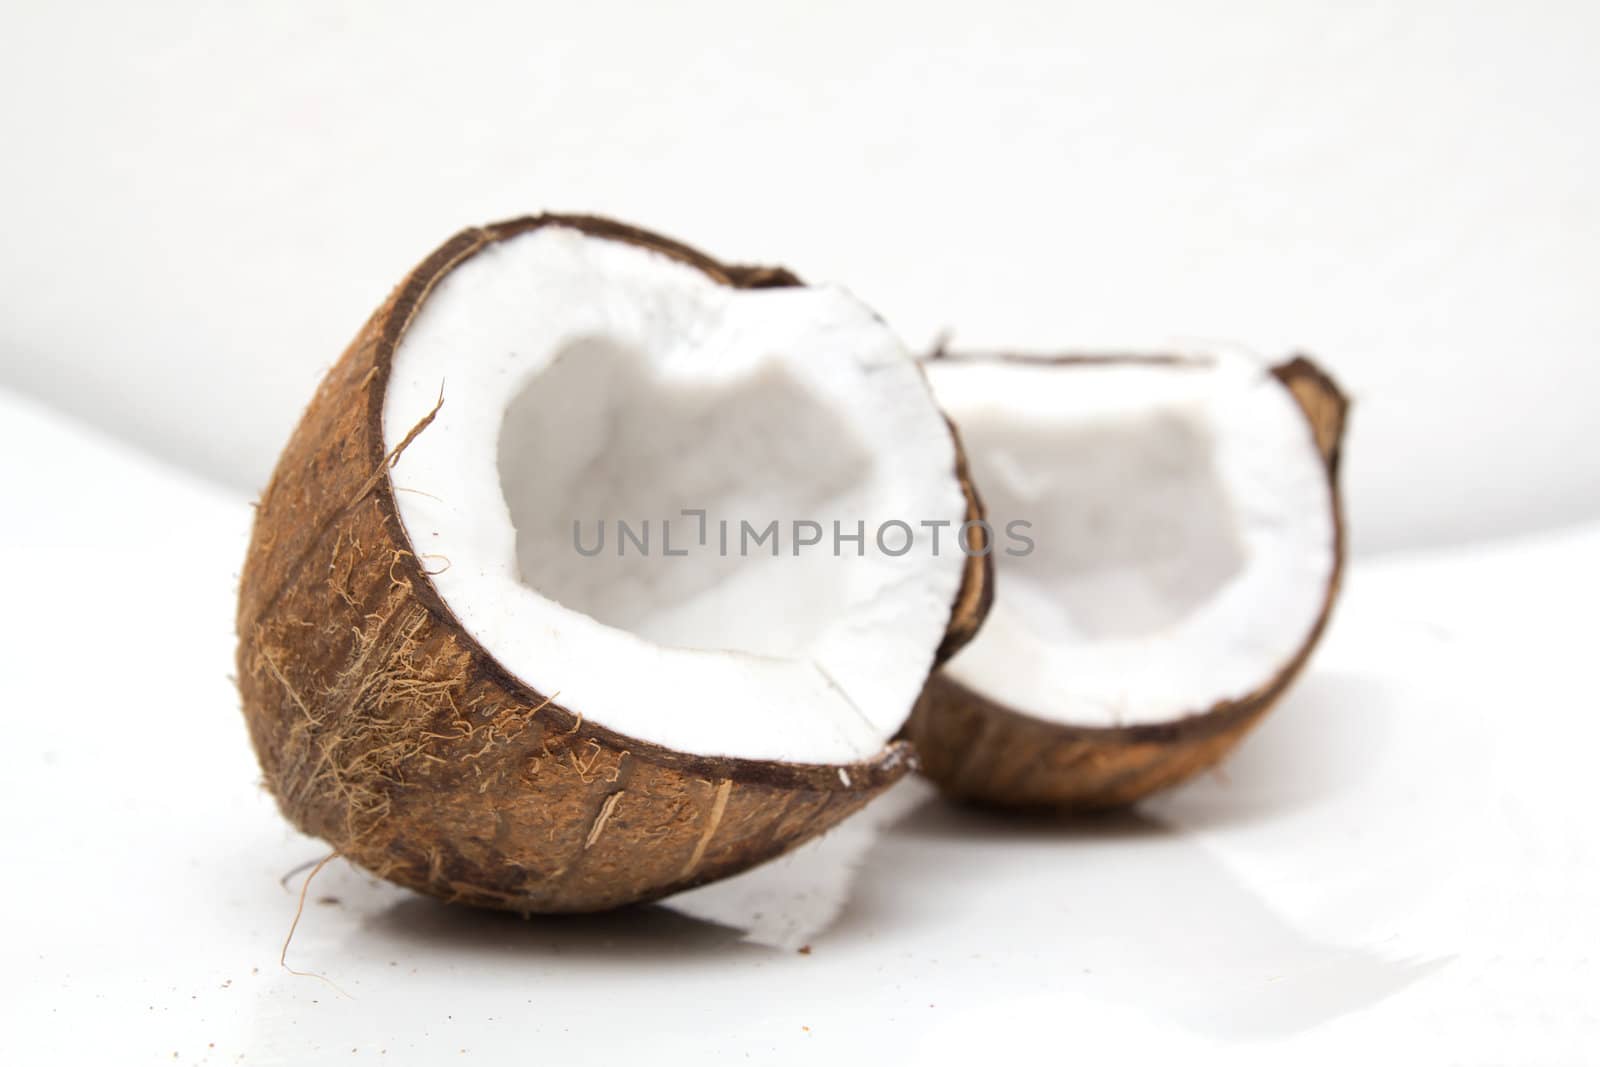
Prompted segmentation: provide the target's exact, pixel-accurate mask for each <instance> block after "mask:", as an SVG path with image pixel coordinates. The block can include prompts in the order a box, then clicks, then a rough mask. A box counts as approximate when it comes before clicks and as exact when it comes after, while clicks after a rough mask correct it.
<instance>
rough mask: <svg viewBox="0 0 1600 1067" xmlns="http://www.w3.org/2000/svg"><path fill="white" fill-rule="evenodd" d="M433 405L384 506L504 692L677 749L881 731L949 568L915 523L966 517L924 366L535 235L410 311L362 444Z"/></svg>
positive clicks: (855, 742)
mask: <svg viewBox="0 0 1600 1067" xmlns="http://www.w3.org/2000/svg"><path fill="white" fill-rule="evenodd" d="M441 389H442V390H443V395H444V403H443V405H442V407H440V409H439V411H438V414H437V416H436V417H435V419H434V421H433V422H432V423H431V424H430V425H429V426H428V427H427V428H426V429H425V430H423V431H422V432H421V433H419V434H418V435H417V436H416V437H415V438H414V439H413V440H412V441H411V443H410V444H409V445H407V447H406V448H405V450H404V452H403V453H402V455H401V457H400V459H399V461H398V463H397V465H396V468H395V470H394V473H393V475H392V477H393V480H394V484H395V487H396V490H397V492H396V494H395V496H396V507H397V510H398V512H399V517H400V520H401V522H402V524H403V525H404V527H405V529H406V532H407V535H408V537H409V539H410V541H411V544H412V546H413V547H414V549H415V550H416V552H417V553H418V555H419V557H421V558H422V560H423V562H424V563H425V564H426V565H427V567H428V569H429V570H430V571H431V572H432V579H431V580H432V582H433V584H434V586H435V587H436V589H437V590H438V593H439V594H440V596H441V597H442V598H443V600H444V601H445V603H446V604H447V605H448V607H449V608H450V610H451V611H452V612H453V613H454V615H455V617H456V619H457V621H458V622H459V623H460V624H461V625H462V627H463V628H464V629H465V630H466V631H467V633H469V634H470V635H471V636H472V637H473V638H474V639H476V641H477V642H478V643H479V644H480V645H481V646H482V647H483V648H484V649H485V650H486V651H487V652H488V653H489V654H490V655H492V656H493V657H494V658H495V659H496V660H497V661H498V662H499V664H500V665H501V666H502V667H504V668H505V669H506V670H508V671H509V672H511V673H512V674H513V675H515V676H516V677H517V678H519V679H521V680H522V681H523V682H525V683H526V684H527V685H529V686H530V687H531V688H533V689H534V690H536V691H537V692H540V693H544V694H554V695H556V699H557V700H558V701H559V702H560V703H561V704H562V705H563V706H565V707H567V708H569V709H571V710H572V711H574V712H576V713H579V714H582V715H583V716H584V717H585V719H586V720H587V721H589V722H592V723H595V724H598V725H600V726H603V727H606V728H608V729H611V730H613V731H616V732H618V733H620V734H623V735H625V736H627V737H630V738H635V739H638V740H640V741H642V742H646V743H653V744H657V745H661V746H663V747H666V748H669V749H673V750H677V751H682V752H689V753H696V754H701V755H716V756H730V757H742V758H749V759H766V760H781V761H788V762H797V763H824V764H843V763H849V762H853V761H857V760H862V759H867V758H870V757H872V756H874V755H876V754H877V753H878V752H879V751H880V750H881V749H882V747H883V745H884V743H885V742H886V740H887V739H888V738H889V737H891V736H892V735H893V734H894V732H895V731H896V730H897V729H898V728H899V726H900V725H901V724H902V723H903V722H904V720H905V718H906V717H907V715H908V714H909V712H910V709H911V706H912V704H913V702H914V701H915V699H916V696H917V694H918V692H919V691H920V688H921V686H922V684H923V682H924V680H925V678H926V675H927V673H928V671H929V669H930V667H931V662H932V657H933V653H934V650H935V649H936V648H937V647H938V645H939V643H940V640H941V639H942V637H943V634H944V630H945V626H946V624H947V622H948V620H949V616H950V610H951V605H952V603H953V602H954V600H955V597H956V595H957V591H958V589H959V587H960V583H961V576H962V568H963V564H964V562H965V561H964V559H963V557H962V555H961V553H960V551H959V550H954V549H953V546H952V540H953V538H952V537H951V535H950V532H949V531H948V530H946V531H945V536H944V538H943V540H942V543H941V545H940V548H941V551H940V552H938V553H935V552H933V551H932V541H933V537H934V535H935V533H936V532H938V531H937V530H935V529H933V528H930V527H926V526H923V525H921V524H922V522H923V520H932V521H935V522H944V523H949V524H951V526H959V525H960V523H961V521H962V519H963V517H964V514H965V499H964V496H963V493H962V490H961V486H960V483H959V481H958V479H957V478H956V476H955V451H954V444H953V442H952V440H951V437H950V435H949V432H948V430H947V428H946V426H945V424H944V421H943V418H942V416H941V415H940V413H939V411H938V410H937V408H936V407H935V405H934V403H933V401H932V398H931V396H930V395H929V391H928V388H927V385H926V383H925V382H924V380H923V379H922V376H921V373H920V371H919V370H918V368H917V366H916V364H915V363H914V361H912V360H911V359H910V358H909V356H908V355H907V353H906V352H905V350H904V349H903V347H902V346H901V345H900V344H899V342H898V341H897V340H896V339H895V338H894V337H893V335H892V334H891V333H890V332H889V331H888V329H887V328H886V327H885V326H884V325H883V324H882V323H881V322H880V321H878V320H877V318H876V317H875V316H874V315H873V314H872V313H871V312H870V311H869V310H868V309H867V308H865V307H864V306H863V305H862V304H860V303H859V302H858V301H856V300H855V299H854V298H853V297H851V296H850V295H848V294H847V293H845V292H844V291H842V290H840V289H837V288H829V287H819V288H800V287H792V288H776V289H760V290H742V291H741V290H736V289H733V288H731V287H729V286H726V285H723V284H721V283H719V282H717V281H716V280H715V279H713V278H712V277H710V276H709V275H707V274H706V273H705V272H703V271H701V270H699V269H698V268H696V267H694V266H691V265H689V264H686V263H683V262H680V261H678V260H677V259H674V258H672V257H670V256H668V255H666V254H663V253H661V252H657V251H654V250H650V249H646V248H643V247H641V246H638V245H634V244H631V243H627V242H624V241H620V240H613V239H606V238H601V237H596V236H591V235H588V234H585V233H583V232H580V231H578V230H576V229H572V228H568V227H562V226H547V227H544V228H541V229H537V230H533V231H530V232H528V233H526V234H523V235H521V236H517V237H513V238H509V239H507V240H504V241H502V242H500V243H498V244H495V245H492V246H490V247H487V248H485V249H483V250H482V251H481V252H479V253H478V254H476V255H474V256H473V257H471V258H470V259H468V260H466V261H465V262H463V263H462V264H461V265H459V266H458V267H456V268H455V269H454V270H453V271H451V272H450V273H449V274H447V275H446V276H445V277H444V278H443V279H442V280H441V281H440V282H439V283H438V284H437V285H436V287H435V288H434V289H433V291H432V292H431V293H430V294H429V296H428V298H427V300H426V301H425V302H424V304H423V305H422V308H421V310H420V311H419V312H418V314H417V315H416V317H415V318H414V320H413V321H412V322H411V323H410V324H409V326H408V328H407V330H406V332H405V334H404V336H403V338H402V340H401V342H400V344H399V345H398V347H397V350H396V352H395V355H394V358H393V362H392V366H391V369H390V373H389V381H388V385H387V390H386V393H385V400H384V411H383V420H384V439H385V442H386V445H387V447H389V448H394V447H395V446H397V445H398V444H399V443H400V442H401V441H402V440H403V439H404V438H405V436H406V435H407V433H408V432H409V431H410V430H411V429H412V428H413V427H414V426H415V425H416V424H417V423H418V421H419V419H421V418H422V417H423V416H424V415H426V414H427V413H428V412H429V411H430V410H431V409H433V407H434V406H435V403H436V402H437V400H438V397H439V394H440V392H441ZM686 512H688V514H686ZM891 520H899V521H902V522H904V523H906V524H907V525H908V526H909V527H910V528H911V530H912V533H913V535H914V538H915V541H914V544H913V546H912V547H911V548H910V550H908V551H904V552H901V551H900V549H901V541H902V538H901V537H900V536H899V530H898V528H894V530H893V531H892V532H891V533H890V534H889V535H888V536H887V539H886V541H885V545H886V547H887V549H888V551H884V550H883V548H881V547H880V545H879V544H878V542H877V538H876V536H875V534H876V532H877V531H878V529H879V528H880V527H881V526H882V525H883V524H885V523H886V522H889V521H891ZM797 521H801V522H806V523H815V524H816V526H817V528H820V531H821V542H820V543H818V544H815V545H797V542H798V541H800V540H809V539H810V538H811V537H813V536H815V535H816V533H817V531H816V529H814V528H812V527H810V526H809V525H808V526H805V527H804V528H803V530H804V532H803V533H799V534H797V533H796V526H795V523H796V522H797ZM619 522H622V523H625V524H626V525H627V534H626V535H624V534H623V533H622V532H621V531H620V529H619V526H618V523H619ZM773 522H776V523H777V530H776V540H775V542H774V540H772V539H770V538H769V537H763V536H762V535H764V534H766V533H767V528H768V527H769V525H770V524H771V523H773ZM836 522H837V523H838V524H839V526H838V533H839V534H840V535H841V538H840V539H839V540H838V541H836V540H835V527H834V523H836ZM745 523H748V525H749V532H748V533H747V532H746V531H745V529H744V526H743V524H745ZM574 524H576V529H575V528H574ZM724 524H726V526H725V525H724ZM858 524H859V526H858ZM858 528H859V529H860V530H861V531H863V532H864V537H863V538H862V540H861V542H860V543H859V547H858V542H856V541H855V540H853V539H852V535H854V534H855V533H856V532H857V530H858ZM724 530H726V533H724ZM602 531H603V533H602ZM601 536H603V538H604V540H603V542H600V541H599V540H598V538H599V537H601ZM724 538H726V542H724ZM752 539H754V543H753V546H752ZM641 541H643V547H641ZM724 543H726V548H724ZM774 543H776V546H777V554H776V555H774V554H773V545H774ZM597 544H598V545H599V548H598V551H595V550H596V547H597ZM836 545H837V546H838V549H839V554H838V555H835V547H836ZM858 552H859V554H858ZM891 553H892V554H891Z"/></svg>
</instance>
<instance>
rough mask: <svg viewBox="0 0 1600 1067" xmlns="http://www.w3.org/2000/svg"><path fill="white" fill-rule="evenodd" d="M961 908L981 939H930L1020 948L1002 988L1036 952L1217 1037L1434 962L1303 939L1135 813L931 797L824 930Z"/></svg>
mask: <svg viewBox="0 0 1600 1067" xmlns="http://www.w3.org/2000/svg"><path fill="white" fill-rule="evenodd" d="M975 911H981V912H982V913H983V922H982V923H981V941H978V940H975V941H974V942H973V944H972V945H970V946H969V945H967V944H965V943H964V939H963V938H962V937H960V936H957V935H955V934H954V933H951V934H947V935H945V941H946V942H947V945H946V949H945V950H946V951H948V952H949V953H950V955H951V956H958V955H960V954H961V953H963V952H965V951H967V950H968V949H969V948H972V949H979V948H981V953H982V954H983V955H987V956H992V957H994V958H998V959H1006V958H1016V959H1019V960H1021V959H1027V958H1032V959H1034V961H1035V962H1034V963H1033V964H1032V965H1030V966H1026V967H1019V968H1017V972H1018V973H1017V977H1016V979H1015V981H1017V983H1018V990H1017V995H1019V996H1022V995H1028V994H1032V993H1036V992H1037V991H1038V990H1037V987H1038V985H1039V971H1038V967H1039V964H1038V962H1037V959H1038V957H1039V955H1040V954H1041V952H1045V953H1048V955H1049V957H1050V963H1049V966H1048V971H1049V972H1050V973H1051V974H1052V977H1053V978H1054V979H1055V983H1056V985H1057V986H1058V987H1065V988H1068V989H1071V990H1073V991H1076V992H1080V993H1083V994H1085V995H1088V996H1094V997H1100V998H1104V999H1110V1000H1114V1001H1117V1002H1119V1003H1125V1004H1128V1005H1131V1006H1134V1007H1137V1008H1139V1009H1141V1010H1143V1011H1147V1012H1150V1013H1152V1014H1154V1015H1156V1016H1158V1017H1160V1018H1163V1019H1167V1020H1171V1021H1173V1022H1176V1023H1178V1024H1180V1025H1183V1026H1185V1027H1187V1028H1189V1029H1192V1030H1195V1031H1198V1032H1203V1033H1209V1034H1216V1035H1221V1036H1226V1037H1236V1038H1265V1037H1271V1036H1279V1035H1284V1034H1290V1033H1295V1032H1297V1031H1301V1030H1305V1029H1308V1028H1310V1027H1312V1026H1315V1025H1318V1024H1320V1023H1323V1022H1325V1021H1327V1020H1329V1019H1332V1018H1336V1017H1338V1016H1340V1015H1345V1014H1348V1013H1350V1012H1354V1011H1359V1010H1361V1009H1363V1008H1367V1007H1370V1006H1372V1005H1374V1004H1376V1003H1378V1002H1380V1001H1382V1000H1384V999H1386V998H1388V997H1390V996H1393V995H1394V994H1395V993H1396V992H1398V991H1399V990H1401V989H1403V988H1405V987H1406V986H1408V985H1410V984H1411V983H1413V982H1415V981H1417V980H1418V979H1419V978H1421V977H1423V976H1424V975H1426V974H1428V973H1429V972H1431V971H1433V970H1435V969H1437V968H1439V967H1441V966H1444V965H1445V964H1446V963H1448V962H1449V961H1448V960H1438V959H1435V960H1402V959H1386V958H1384V957H1382V956H1381V955H1379V954H1377V953H1375V952H1373V951H1371V950H1370V949H1367V948H1363V947H1355V946H1344V945H1337V944H1329V943H1325V942H1322V941H1319V940H1317V939H1315V938H1313V937H1310V936H1307V935H1305V934H1303V933H1301V932H1300V931H1299V930H1297V929H1295V928H1294V927H1293V926H1291V925H1290V924H1289V923H1288V922H1286V921H1285V920H1284V918H1282V917H1281V916H1280V915H1279V914H1278V913H1276V912H1275V911H1274V910H1273V909H1272V908H1271V907H1270V906H1269V905H1268V904H1267V902H1266V901H1265V900H1263V899H1262V897H1261V896H1259V895H1258V894H1257V893H1256V892H1254V891H1253V890H1252V889H1251V888H1250V887H1249V886H1247V885H1246V884H1244V883H1243V882H1242V881H1241V880H1240V879H1239V878H1238V877H1237V876H1236V875H1235V874H1234V873H1233V872H1232V871H1231V870H1229V868H1228V867H1227V865H1226V864H1224V863H1223V862H1222V861H1221V860H1220V859H1219V858H1218V857H1217V856H1215V855H1214V854H1213V853H1212V852H1211V851H1210V850H1208V849H1207V848H1205V847H1204V846H1203V845H1202V844H1200V843H1199V842H1198V841H1197V840H1195V839H1194V838H1192V837H1189V836H1187V835H1185V834H1183V833H1181V832H1178V831H1176V830H1174V829H1173V828H1172V827H1171V826H1170V825H1169V824H1167V823H1166V822H1164V821H1162V820H1160V819H1157V818H1154V817H1152V816H1150V815H1148V814H1143V813H1140V812H1137V811H1126V812H1120V813H1112V814H1107V815H1099V816H1094V817H1087V818H1083V817H1079V818H1068V817H1061V816H1051V815H1043V814H1034V815H1028V816H1021V817H1019V816H1017V815H1015V814H1011V813H1001V812H993V811H986V810H983V809H978V808H971V807H960V806H955V805H952V804H950V803H948V802H945V801H943V800H941V799H937V798H934V799H930V800H928V801H927V802H926V803H924V804H922V805H921V806H919V807H918V808H916V810H914V811H912V812H910V813H909V814H908V815H907V816H906V817H905V818H904V819H902V820H901V821H900V822H899V823H898V824H897V825H895V826H894V827H893V828H892V829H891V830H890V831H889V832H888V833H887V835H886V836H885V838H884V840H883V841H882V842H881V843H880V847H879V849H878V851H877V853H876V854H875V855H874V857H873V860H872V862H870V863H869V864H868V865H867V867H866V868H865V869H864V870H863V872H862V876H861V880H860V885H859V886H858V893H857V895H856V897H855V898H854V901H853V903H852V905H851V907H849V908H848V909H846V911H845V914H844V916H843V917H842V918H841V920H840V921H839V923H838V924H837V925H836V926H835V928H834V930H833V931H832V934H831V936H834V937H851V936H868V935H869V933H870V932H873V931H877V932H879V933H881V931H882V930H883V928H884V927H885V926H893V925H895V924H897V923H900V922H904V921H906V919H905V916H906V915H908V914H909V915H912V916H915V918H916V920H917V921H918V922H919V923H920V924H921V925H924V926H927V927H929V928H930V929H941V930H947V931H950V930H954V929H956V928H957V924H960V923H962V922H970V921H971V920H972V918H973V915H974V913H975ZM977 934H978V931H976V930H975V931H974V935H977ZM1025 987H1026V988H1025Z"/></svg>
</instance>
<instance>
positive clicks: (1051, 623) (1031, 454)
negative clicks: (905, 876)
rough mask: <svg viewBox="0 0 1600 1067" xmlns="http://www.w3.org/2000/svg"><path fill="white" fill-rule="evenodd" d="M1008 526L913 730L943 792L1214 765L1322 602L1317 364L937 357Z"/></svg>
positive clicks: (1284, 671) (1059, 796)
mask: <svg viewBox="0 0 1600 1067" xmlns="http://www.w3.org/2000/svg"><path fill="white" fill-rule="evenodd" d="M927 370H928V375H929V380H930V382H931V383H932V384H933V387H934V390H935V394H936V395H937V397H938V399H939V402H940V404H941V405H942V406H943V407H944V408H945V410H946V411H947V412H948V413H949V415H950V416H951V418H952V419H953V420H954V421H955V422H956V424H957V425H958V426H959V427H960V428H961V432H962V436H963V440H964V441H965V442H966V447H967V451H968V456H969V460H970V462H971V464H972V470H973V476H974V479H975V481H976V482H977V484H978V486H979V488H980V490H981V491H982V492H983V494H984V501H985V505H986V508H987V510H988V514H989V521H990V523H991V524H992V526H993V527H994V529H995V530H996V533H997V550H996V553H995V568H996V580H995V602H994V605H993V607H992V609H991V611H990V613H989V616H988V620H987V622H986V623H985V625H984V628H983V630H982V631H981V632H980V633H979V634H978V636H977V637H976V639H974V640H973V641H972V642H971V643H970V644H968V645H967V646H966V647H965V648H964V649H963V650H962V651H961V652H960V653H958V654H957V655H956V656H955V657H954V658H953V659H952V660H951V661H950V662H949V663H948V664H947V665H946V667H945V668H944V669H943V671H942V672H941V674H940V676H939V677H938V678H936V679H935V680H934V682H933V683H932V684H931V685H930V686H929V689H928V692H927V693H926V695H925V696H924V699H923V700H922V702H921V704H920V705H919V708H918V712H917V715H916V717H915V720H914V721H913V723H912V725H911V727H910V728H909V730H908V736H910V737H911V738H912V739H913V740H914V742H915V743H916V744H917V747H918V751H919V752H920V753H921V754H922V756H923V761H924V766H925V768H926V770H927V771H928V773H929V774H930V775H931V776H933V777H934V778H935V779H936V780H937V781H939V783H940V784H941V785H942V786H943V787H944V788H945V789H946V790H947V791H949V792H951V793H955V794H957V795H961V796H966V797H970V798H973V799H978V800H984V801H990V802H996V803H1004V804H1023V805H1033V804H1040V805H1054V806H1066V807H1103V806H1110V805H1116V804H1123V803H1128V802H1130V801H1133V800H1136V799H1138V798H1139V797H1141V796H1144V795H1146V794H1147V793H1149V792H1151V791H1152V790H1154V789H1157V788H1160V787H1162V786H1166V785H1170V784H1173V783H1174V782H1176V781H1179V780H1181V779H1182V778H1184V777H1187V776H1188V775H1190V774H1192V773H1194V771H1196V770H1198V769H1200V768H1201V767H1204V766H1208V765H1210V764H1211V763H1214V762H1215V761H1216V760H1217V759H1220V758H1221V756H1222V755H1223V754H1224V753H1225V752H1226V751H1227V750H1228V749H1229V748H1230V747H1231V746H1232V744H1233V743H1234V742H1236V741H1237V739H1238V738H1239V737H1240V736H1241V735H1242V734H1243V732H1244V731H1245V730H1246V729H1247V728H1248V727H1249V725H1250V724H1252V723H1254V722H1255V721H1256V720H1257V719H1258V718H1259V717H1260V715H1261V714H1262V713H1263V712H1264V711H1265V710H1266V709H1267V707H1268V706H1270V704H1271V703H1272V702H1273V700H1275V699H1276V697H1277V696H1278V695H1279V694H1281V692H1282V691H1283V689H1284V688H1285V687H1286V686H1287V684H1288V683H1289V681H1290V679H1291V678H1292V677H1293V675H1294V674H1295V673H1296V671H1297V670H1298V669H1299V667H1300V666H1301V664H1302V663H1303V662H1304V660H1305V658H1306V656H1307V655H1308V653H1309V651H1310V649H1311V647H1312V645H1313V644H1314V643H1315V641H1316V638H1317V636H1318V635H1319V634H1320V632H1321V630H1322V627H1323V625H1324V623H1325V621H1326V618H1327V615H1328V612H1329V610H1330V609H1331V606H1332V602H1333V598H1334V594H1335V591H1336V588H1337V582H1338V575H1339V570H1340V564H1341V557H1342V538H1341V529H1340V516H1339V505H1338V500H1337V496H1336V486H1335V478H1336V473H1337V457H1338V442H1339V438H1340V435H1341V433H1342V429H1343V420H1344V412H1345V402H1344V399H1343V397H1342V396H1341V395H1340V393H1339V391H1338V389H1337V388H1336V387H1335V386H1334V385H1333V383H1332V381H1331V380H1330V379H1329V378H1328V377H1327V376H1326V375H1325V374H1323V373H1322V372H1321V371H1319V370H1318V369H1317V368H1316V367H1315V366H1314V365H1312V364H1311V363H1310V362H1309V361H1307V360H1304V359H1297V360H1295V361H1293V362H1291V363H1288V364H1285V365H1283V366H1281V367H1277V368H1269V367H1266V366H1264V365H1262V364H1261V363H1259V362H1257V361H1255V360H1253V359H1249V358H1247V357H1243V356H1240V355H1237V354H1231V353H1222V352H1208V353H1185V354H1176V355H1164V356H1153V357H1135V356H1129V357H1109V358H1095V357H1076V358H1074V357H1057V358H1047V357H998V356H996V357H983V356H968V357H963V356H946V357H943V358H936V359H933V360H932V361H930V362H929V364H928V366H927Z"/></svg>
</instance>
